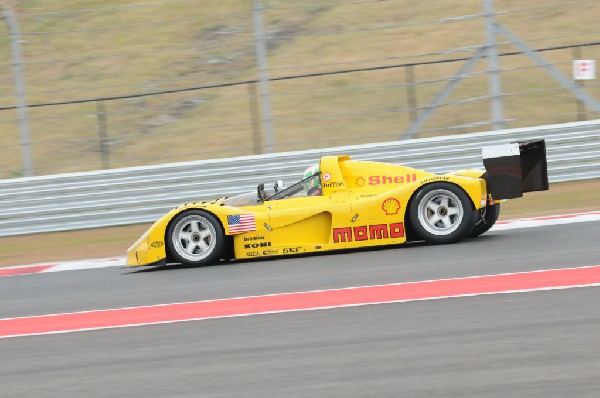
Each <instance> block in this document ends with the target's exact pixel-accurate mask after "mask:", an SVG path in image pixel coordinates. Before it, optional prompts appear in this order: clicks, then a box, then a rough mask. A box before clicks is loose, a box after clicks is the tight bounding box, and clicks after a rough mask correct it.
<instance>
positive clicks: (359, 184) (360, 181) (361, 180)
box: [356, 177, 365, 187]
mask: <svg viewBox="0 0 600 398" xmlns="http://www.w3.org/2000/svg"><path fill="white" fill-rule="evenodd" d="M364 185H365V179H364V178H362V177H358V178H357V179H356V186H357V187H362V186H364Z"/></svg>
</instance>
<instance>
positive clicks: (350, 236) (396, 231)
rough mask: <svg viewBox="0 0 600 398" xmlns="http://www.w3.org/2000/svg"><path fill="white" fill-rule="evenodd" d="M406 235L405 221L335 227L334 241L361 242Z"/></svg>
mask: <svg viewBox="0 0 600 398" xmlns="http://www.w3.org/2000/svg"><path fill="white" fill-rule="evenodd" d="M403 236H404V223H401V222H399V223H394V224H377V225H361V226H359V227H345V228H334V229H333V243H340V242H353V241H355V242H359V241H365V240H373V239H393V238H402V237H403Z"/></svg>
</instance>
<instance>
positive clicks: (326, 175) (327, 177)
mask: <svg viewBox="0 0 600 398" xmlns="http://www.w3.org/2000/svg"><path fill="white" fill-rule="evenodd" d="M329 180H331V174H329V173H323V181H329Z"/></svg>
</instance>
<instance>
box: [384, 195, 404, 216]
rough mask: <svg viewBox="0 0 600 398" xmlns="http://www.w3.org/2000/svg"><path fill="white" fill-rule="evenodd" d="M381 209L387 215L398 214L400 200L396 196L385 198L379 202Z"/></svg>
mask: <svg viewBox="0 0 600 398" xmlns="http://www.w3.org/2000/svg"><path fill="white" fill-rule="evenodd" d="M381 210H383V211H385V214H387V215H388V216H393V215H394V214H398V211H399V210H400V202H399V201H398V199H396V198H387V199H386V200H384V201H383V203H382V204H381Z"/></svg>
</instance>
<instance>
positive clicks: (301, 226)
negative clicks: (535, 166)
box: [126, 156, 487, 267]
mask: <svg viewBox="0 0 600 398" xmlns="http://www.w3.org/2000/svg"><path fill="white" fill-rule="evenodd" d="M319 166H320V170H321V185H322V188H323V194H322V195H321V196H302V197H291V198H286V199H279V200H273V201H265V202H263V203H260V204H255V205H250V206H240V207H231V206H225V205H223V204H221V203H220V200H216V201H214V202H199V203H190V204H186V205H183V206H180V207H178V208H176V209H173V210H171V211H170V212H169V213H168V214H166V215H165V216H163V217H162V218H161V219H159V220H158V221H156V222H155V223H154V224H153V225H152V226H151V227H150V229H149V230H148V231H147V232H146V233H145V234H144V235H143V236H142V237H141V238H140V239H139V240H138V241H137V242H136V243H134V244H133V245H132V246H131V247H130V248H129V250H128V252H127V263H126V266H127V267H135V266H140V265H152V264H161V263H166V261H167V252H166V247H165V239H166V237H165V234H166V231H167V228H168V225H169V222H170V221H171V220H172V219H173V218H174V217H175V216H176V215H178V214H179V213H181V212H184V211H186V210H188V209H202V210H204V211H207V212H210V213H212V214H213V215H214V216H216V217H217V218H218V219H219V221H220V222H221V225H222V227H223V231H224V233H225V235H233V238H232V240H231V241H232V242H233V254H234V257H235V258H236V259H244V258H254V257H264V256H277V255H289V254H298V253H307V252H322V251H327V250H337V249H347V248H360V247H366V246H378V245H390V244H399V243H404V242H406V226H405V222H406V219H405V215H406V210H407V207H408V204H409V201H410V199H411V197H412V196H413V194H414V193H415V192H416V191H417V190H418V189H419V188H421V187H422V186H424V185H426V184H430V183H434V182H447V183H452V184H456V185H457V186H459V187H461V188H462V189H463V190H464V191H465V192H466V194H467V195H468V196H469V198H470V199H471V202H472V204H473V208H475V209H480V208H481V207H483V206H485V205H486V197H487V192H486V183H485V181H484V180H483V179H481V178H479V177H480V176H481V174H482V173H483V171H478V170H466V171H463V172H455V173H451V174H446V175H436V174H433V173H429V172H426V171H423V170H417V169H413V168H410V167H404V166H396V165H391V164H385V163H377V162H365V161H353V160H351V159H350V157H349V156H324V157H323V158H321V161H320V165H319ZM244 213H252V214H254V216H255V219H256V230H255V231H252V232H245V233H236V234H232V233H230V231H228V227H227V216H228V215H236V214H244Z"/></svg>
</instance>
